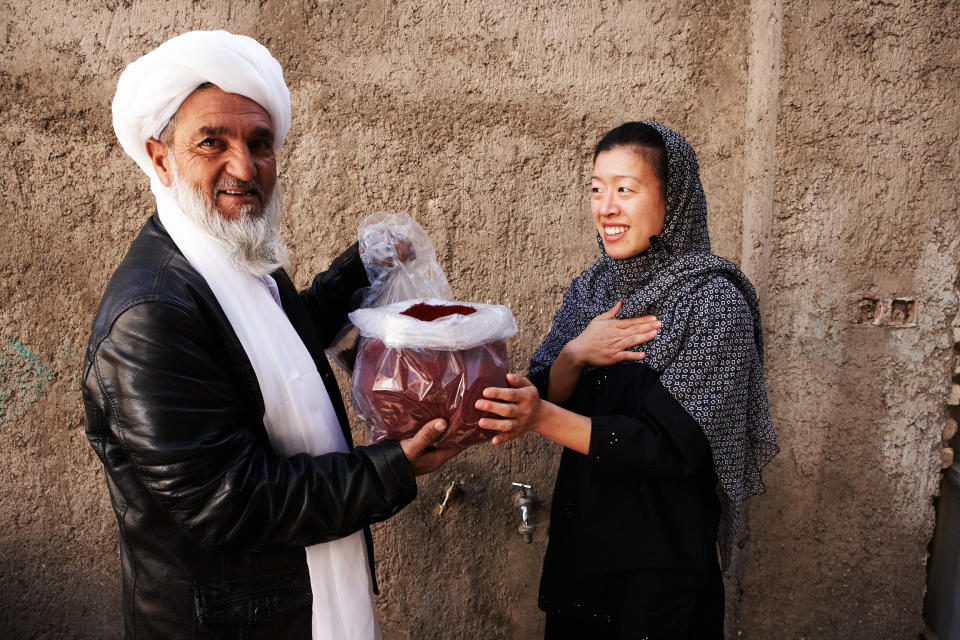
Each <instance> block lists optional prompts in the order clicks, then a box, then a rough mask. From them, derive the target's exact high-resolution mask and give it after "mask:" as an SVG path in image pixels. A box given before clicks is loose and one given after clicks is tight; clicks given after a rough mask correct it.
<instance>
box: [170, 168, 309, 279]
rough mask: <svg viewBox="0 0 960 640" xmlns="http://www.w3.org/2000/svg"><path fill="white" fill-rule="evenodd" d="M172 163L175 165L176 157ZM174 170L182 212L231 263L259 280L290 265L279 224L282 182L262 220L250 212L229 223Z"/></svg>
mask: <svg viewBox="0 0 960 640" xmlns="http://www.w3.org/2000/svg"><path fill="white" fill-rule="evenodd" d="M170 161H171V163H172V162H173V158H170ZM171 169H172V171H171V173H172V176H173V193H174V195H175V196H176V198H177V204H179V205H180V209H181V210H182V211H183V213H184V215H186V216H187V218H189V219H190V220H191V221H192V222H193V223H194V224H195V225H197V226H198V227H200V229H201V230H202V231H203V232H204V233H206V234H207V235H208V236H210V237H211V238H213V239H214V240H216V241H217V242H218V243H220V245H222V246H223V248H224V249H226V251H227V256H228V257H229V259H230V262H232V263H233V265H234V266H235V267H236V268H237V270H238V271H240V272H242V273H246V274H249V275H252V276H254V277H257V278H259V277H262V276H265V275H267V274H269V273H272V272H273V271H276V270H277V269H279V268H280V267H282V266H284V265H288V264H289V262H290V252H289V250H288V249H287V244H286V243H285V242H284V241H283V238H281V237H280V232H279V231H278V230H277V221H278V220H279V219H280V216H281V214H282V213H283V205H282V199H281V194H280V184H279V183H277V184H276V185H274V187H273V191H272V192H271V193H270V196H269V197H268V198H267V201H266V202H265V203H264V205H263V213H262V214H261V215H260V216H259V217H256V218H254V217H251V216H250V215H249V212H248V211H243V212H242V217H241V218H239V219H236V220H228V219H227V218H225V217H224V216H223V215H221V214H220V212H219V211H217V209H216V207H215V206H211V205H210V204H208V203H207V199H206V198H205V197H204V194H203V192H202V191H201V190H200V189H198V188H196V187H192V186H190V185H189V184H187V183H186V182H184V181H183V180H181V179H180V175H179V174H178V172H177V168H176V166H175V165H173V166H171Z"/></svg>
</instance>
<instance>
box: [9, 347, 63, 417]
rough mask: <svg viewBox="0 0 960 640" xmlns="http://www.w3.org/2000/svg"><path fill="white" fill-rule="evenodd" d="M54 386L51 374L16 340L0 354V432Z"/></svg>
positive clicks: (35, 356) (31, 352) (34, 355)
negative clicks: (7, 423)
mask: <svg viewBox="0 0 960 640" xmlns="http://www.w3.org/2000/svg"><path fill="white" fill-rule="evenodd" d="M51 382H53V372H52V371H50V369H49V368H47V365H45V364H43V362H42V361H41V360H40V358H39V357H38V356H37V355H36V354H35V353H34V352H33V351H31V350H30V349H28V348H27V347H25V346H23V343H21V342H20V341H19V340H17V339H12V340H10V341H9V343H8V344H6V345H4V347H3V350H2V351H0V428H2V427H3V426H4V425H5V423H6V422H8V421H10V420H16V419H17V418H19V417H21V416H22V415H23V414H24V413H26V411H27V409H28V408H29V407H30V405H31V404H33V403H34V402H36V401H37V400H39V399H40V396H41V395H42V394H43V392H44V391H46V390H47V389H49V388H50V383H51Z"/></svg>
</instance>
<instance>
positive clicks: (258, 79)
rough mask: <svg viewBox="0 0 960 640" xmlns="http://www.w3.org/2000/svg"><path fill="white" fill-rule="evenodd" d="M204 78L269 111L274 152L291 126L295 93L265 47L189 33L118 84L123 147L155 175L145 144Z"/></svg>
mask: <svg viewBox="0 0 960 640" xmlns="http://www.w3.org/2000/svg"><path fill="white" fill-rule="evenodd" d="M205 82H211V83H213V84H215V85H216V86H218V87H219V88H220V89H222V90H223V91H226V92H227V93H236V94H239V95H242V96H244V97H246V98H249V99H251V100H253V101H254V102H256V103H257V104H258V105H260V106H261V107H263V109H264V110H265V111H266V112H267V113H268V114H269V115H270V119H271V121H272V124H273V128H274V135H275V137H274V151H276V150H277V149H279V148H280V145H282V144H283V141H284V139H285V138H286V136H287V132H288V131H289V130H290V91H289V90H288V89H287V85H286V83H285V82H284V81H283V69H281V67H280V63H279V62H277V61H276V60H275V59H274V58H273V56H272V55H270V52H269V51H267V49H266V47H264V46H263V45H262V44H260V43H259V42H257V41H256V40H254V39H253V38H249V37H247V36H240V35H235V34H232V33H228V32H227V31H190V32H188V33H184V34H182V35H179V36H177V37H175V38H172V39H170V40H168V41H166V42H164V43H163V44H162V45H160V46H159V47H157V48H156V49H154V50H153V51H151V52H150V53H148V54H146V55H145V56H143V57H142V58H139V59H137V60H135V61H133V62H131V63H130V64H129V65H128V66H127V68H126V69H124V71H123V73H122V74H121V75H120V80H119V81H118V82H117V92H116V94H115V95H114V97H113V129H114V131H116V133H117V138H118V139H119V140H120V145H121V146H122V147H123V150H124V151H126V152H127V155H129V156H130V157H131V158H133V159H134V160H135V161H136V163H137V164H138V165H140V168H141V169H143V171H144V172H145V173H146V174H147V175H148V176H150V178H151V179H154V178H156V174H155V172H154V170H153V163H152V162H151V161H150V157H149V156H148V155H147V151H146V148H145V143H146V141H147V140H148V139H149V138H156V137H158V136H159V135H160V133H161V132H162V131H163V128H164V127H165V126H166V125H167V122H169V121H170V118H171V117H173V114H175V113H176V112H177V109H179V108H180V105H181V104H182V103H183V101H184V100H186V99H187V97H188V96H189V95H190V94H191V93H193V91H194V89H196V88H197V87H198V86H200V85H201V84H203V83H205Z"/></svg>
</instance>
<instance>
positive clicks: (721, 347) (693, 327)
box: [530, 121, 778, 570]
mask: <svg viewBox="0 0 960 640" xmlns="http://www.w3.org/2000/svg"><path fill="white" fill-rule="evenodd" d="M642 124H645V125H648V126H650V127H652V128H653V129H655V130H656V131H657V132H658V133H659V134H660V136H661V138H662V139H663V142H664V146H665V147H666V155H667V188H666V215H665V218H664V227H663V231H662V232H661V233H660V235H659V236H654V237H652V238H651V245H650V248H649V249H648V250H646V251H644V252H643V253H641V254H639V255H636V256H633V257H630V258H625V259H622V260H618V259H614V258H611V257H610V256H609V255H607V253H606V251H604V248H603V242H602V241H600V242H599V244H600V252H601V256H600V257H599V258H598V259H597V261H596V262H595V263H594V264H593V265H592V266H591V267H590V268H589V269H587V270H586V271H585V272H584V273H583V274H581V275H580V276H578V277H577V278H576V279H574V281H573V282H572V283H571V284H570V287H569V289H567V292H566V294H565V296H564V299H563V304H562V306H561V307H560V310H559V311H558V312H557V315H556V316H555V317H554V319H553V327H552V328H551V330H550V333H549V334H547V337H546V338H545V339H544V341H543V344H542V345H540V348H539V349H537V351H536V353H535V354H534V355H533V358H532V359H531V361H530V373H531V375H533V374H536V373H539V372H542V371H544V370H546V369H549V367H550V366H551V365H552V364H553V362H554V360H556V358H557V356H558V355H559V354H560V350H561V349H563V347H564V345H566V344H567V342H569V341H570V340H572V339H574V338H576V337H577V336H579V335H580V333H582V332H583V330H584V329H585V328H586V326H587V324H589V323H590V321H591V320H593V319H594V318H595V317H597V316H598V315H600V314H601V313H603V312H605V311H607V310H609V309H610V308H611V307H613V306H614V305H615V304H616V303H617V301H618V300H623V301H624V305H623V309H621V311H620V313H619V314H618V317H620V318H633V317H638V316H642V315H648V314H652V315H656V316H657V318H659V320H660V321H661V322H662V324H661V326H660V329H659V332H658V334H657V337H656V338H655V339H654V340H653V341H651V342H649V343H647V344H644V345H640V346H638V347H635V348H634V349H633V350H635V351H645V352H646V354H647V355H646V359H645V360H643V361H641V362H638V363H636V365H635V366H648V367H650V368H652V369H653V370H654V371H656V372H658V373H659V374H660V382H661V383H662V384H663V386H664V387H665V388H666V389H667V390H668V391H669V392H670V394H671V395H672V396H673V397H674V398H675V399H676V400H677V401H678V402H679V403H680V404H681V405H682V406H683V408H684V409H686V411H687V412H688V413H689V414H690V415H691V416H692V417H693V418H694V419H695V420H696V421H697V424H699V425H700V427H701V428H702V429H703V433H704V434H705V435H706V437H707V440H708V441H709V442H710V449H711V452H712V454H713V464H714V469H715V470H716V473H717V477H718V479H719V483H718V487H717V493H718V495H719V497H720V502H721V506H722V511H721V517H720V527H719V531H718V540H719V543H720V552H721V560H722V566H723V569H724V570H726V569H727V568H728V567H729V565H730V558H731V555H732V551H733V542H734V537H735V535H736V532H737V527H738V525H739V522H740V513H741V506H742V504H743V501H744V500H746V499H747V498H749V497H750V496H753V495H757V494H759V493H763V491H764V486H763V481H762V479H761V477H760V470H761V469H762V468H763V467H764V466H765V465H766V464H767V462H769V461H770V459H771V458H773V456H774V455H775V454H776V453H777V451H778V446H777V439H776V436H775V434H774V432H773V423H772V421H771V419H770V408H769V406H768V404H767V391H766V386H765V384H764V378H763V331H762V328H761V325H760V310H759V305H758V303H757V296H756V293H755V292H754V289H753V286H752V285H751V284H750V281H749V280H748V279H747V277H746V276H745V275H744V274H743V273H742V272H741V271H740V270H739V269H738V268H737V267H736V266H735V265H734V264H732V263H730V262H728V261H727V260H724V259H723V258H720V257H717V256H715V255H713V254H711V253H710V237H709V234H708V231H707V202H706V198H705V197H704V194H703V187H702V185H701V184H700V169H699V166H698V164H697V157H696V154H695V153H694V151H693V148H692V147H691V146H690V144H689V143H688V142H687V141H686V139H684V138H683V136H681V135H680V134H678V133H676V132H675V131H672V130H670V129H668V128H667V127H664V126H663V125H661V124H658V123H656V122H649V121H645V122H643V123H642ZM598 240H599V236H598Z"/></svg>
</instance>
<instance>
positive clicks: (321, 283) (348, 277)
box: [300, 242, 370, 347]
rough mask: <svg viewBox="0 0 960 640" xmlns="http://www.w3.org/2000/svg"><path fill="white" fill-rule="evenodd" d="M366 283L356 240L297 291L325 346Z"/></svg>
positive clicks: (365, 274)
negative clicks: (311, 281) (301, 289)
mask: <svg viewBox="0 0 960 640" xmlns="http://www.w3.org/2000/svg"><path fill="white" fill-rule="evenodd" d="M368 286H370V282H369V280H367V272H366V270H365V269H364V268H363V262H362V261H361V260H360V251H359V247H358V244H357V243H356V242H355V243H353V245H351V246H350V248H349V249H347V250H346V251H344V252H343V253H342V254H341V255H340V256H339V257H338V258H337V259H336V260H334V261H333V263H332V264H331V265H330V268H329V269H327V270H326V271H322V272H321V273H318V274H317V275H316V276H315V277H314V278H313V283H312V284H311V286H310V288H309V289H306V290H304V291H301V292H300V299H301V301H302V302H303V305H304V306H305V307H306V309H307V312H308V313H309V314H310V318H311V320H312V321H313V324H314V327H315V328H316V331H317V335H319V336H320V339H321V341H322V343H323V346H324V347H327V346H329V344H330V342H331V341H332V340H333V339H334V338H335V337H336V335H337V332H339V331H340V328H341V327H343V325H344V323H345V322H346V321H347V314H348V313H350V312H351V311H353V308H352V307H351V304H350V303H351V299H352V296H353V294H354V292H355V291H357V289H361V288H363V287H368Z"/></svg>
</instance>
